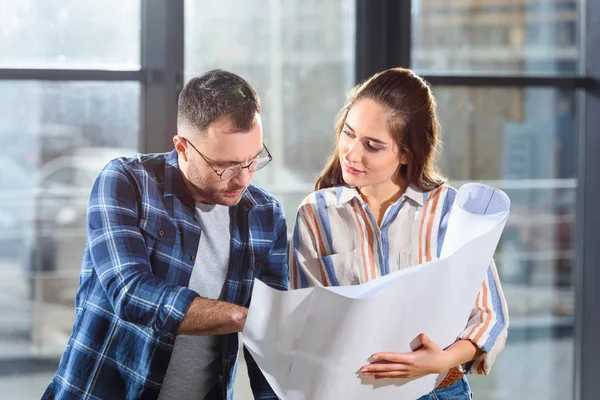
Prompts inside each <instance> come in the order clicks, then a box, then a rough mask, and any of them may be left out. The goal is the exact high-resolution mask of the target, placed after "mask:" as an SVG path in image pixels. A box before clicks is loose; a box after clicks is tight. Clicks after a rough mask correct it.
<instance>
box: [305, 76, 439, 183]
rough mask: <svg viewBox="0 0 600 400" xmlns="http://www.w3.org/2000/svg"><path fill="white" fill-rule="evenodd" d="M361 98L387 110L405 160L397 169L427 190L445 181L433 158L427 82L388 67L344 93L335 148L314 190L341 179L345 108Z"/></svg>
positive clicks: (434, 122) (435, 135)
mask: <svg viewBox="0 0 600 400" xmlns="http://www.w3.org/2000/svg"><path fill="white" fill-rule="evenodd" d="M362 99H371V100H375V101H376V102H378V103H379V104H381V105H382V106H384V107H385V108H387V109H388V110H389V113H390V114H389V118H388V128H389V131H390V133H391V135H392V137H393V138H394V140H395V142H396V144H397V146H398V150H399V151H403V152H404V153H405V154H406V156H407V158H408V164H406V165H402V166H401V168H399V170H398V173H399V174H402V175H403V176H404V178H406V180H407V181H408V182H409V183H412V184H414V185H416V186H418V187H419V188H420V189H421V190H424V191H430V190H433V189H435V188H437V187H438V186H440V185H442V184H443V183H444V182H445V179H444V178H443V177H442V176H441V175H440V174H439V172H438V170H437V168H436V165H435V162H436V159H437V154H438V150H439V146H440V139H439V129H440V128H439V122H438V119H437V116H436V112H435V108H436V104H435V99H434V98H433V95H432V93H431V90H430V88H429V85H427V83H426V82H425V81H423V79H421V78H420V77H418V76H417V75H415V74H414V73H413V72H412V71H411V70H409V69H404V68H392V69H388V70H386V71H383V72H380V73H378V74H375V75H373V76H372V77H371V78H369V79H367V80H366V81H365V82H363V83H361V84H359V85H357V86H356V87H355V88H354V89H352V90H351V91H350V94H349V95H348V104H347V105H346V106H345V107H344V108H342V110H341V111H340V113H339V115H338V118H337V122H336V126H335V130H336V135H335V138H336V148H335V150H334V152H333V154H332V155H331V156H330V157H329V159H328V160H327V163H326V164H325V168H324V169H323V171H321V173H320V174H319V176H318V177H317V182H316V184H315V190H320V189H324V188H328V187H332V186H337V185H339V184H341V183H343V178H342V166H341V163H340V158H339V155H338V154H339V153H338V148H337V142H338V140H339V137H340V134H341V132H342V130H343V128H344V122H345V121H346V117H347V116H348V111H349V110H350V108H351V107H352V105H353V104H355V103H356V102H358V101H359V100H362Z"/></svg>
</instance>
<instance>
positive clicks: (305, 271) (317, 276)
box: [288, 200, 325, 289]
mask: <svg viewBox="0 0 600 400" xmlns="http://www.w3.org/2000/svg"><path fill="white" fill-rule="evenodd" d="M306 202H307V201H306V200H305V201H304V202H303V203H302V204H301V205H300V207H299V208H298V212H297V213H296V224H295V225H294V233H293V235H292V240H291V241H290V244H289V250H288V262H289V268H290V283H289V285H290V288H291V289H299V288H305V287H310V286H323V285H324V284H325V283H324V282H325V278H324V276H323V272H322V270H321V269H320V268H318V263H308V262H307V261H308V260H315V259H317V258H318V257H319V253H318V250H317V243H316V241H317V238H316V235H315V234H314V232H313V229H312V226H311V225H310V224H309V222H308V218H307V207H309V206H310V205H308V204H307V203H306Z"/></svg>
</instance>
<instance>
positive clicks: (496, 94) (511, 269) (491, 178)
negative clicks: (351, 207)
mask: <svg viewBox="0 0 600 400" xmlns="http://www.w3.org/2000/svg"><path fill="white" fill-rule="evenodd" d="M434 95H435V96H436V99H437V102H438V112H439V116H440V120H441V125H442V128H443V134H442V138H443V141H444V149H443V153H442V157H441V162H440V167H441V169H442V170H443V171H444V173H445V174H447V176H449V177H450V179H451V182H450V183H451V184H452V185H454V186H456V187H459V186H460V185H461V184H462V182H464V181H471V180H475V181H480V182H483V183H488V184H490V185H492V186H494V187H498V188H500V189H503V190H504V191H506V193H507V194H508V195H509V197H510V198H511V201H512V208H511V216H510V219H509V222H508V223H507V226H506V228H505V230H504V234H503V236H502V239H501V241H500V245H499V247H498V250H497V253H496V256H495V259H496V262H497V265H498V270H499V273H500V276H501V280H502V282H503V288H504V292H505V295H506V299H507V302H508V306H509V315H510V328H509V334H508V342H507V345H506V349H505V350H504V353H503V354H502V355H500V357H499V358H498V360H497V361H496V364H495V366H494V368H493V370H492V373H491V374H490V376H487V377H481V376H469V381H470V383H471V385H472V387H473V391H474V394H475V397H477V398H478V399H490V400H491V399H494V400H502V399H506V400H508V399H542V398H543V399H556V400H559V399H561V400H562V399H570V398H572V397H573V389H572V388H573V381H572V378H573V358H574V353H573V351H574V347H573V346H574V339H573V328H574V316H573V308H574V281H573V278H574V223H575V191H576V186H577V180H576V174H577V138H578V126H577V108H578V105H577V101H576V95H577V94H576V92H573V91H560V90H554V89H538V88H503V89H495V88H462V87H456V88H445V87H439V88H434Z"/></svg>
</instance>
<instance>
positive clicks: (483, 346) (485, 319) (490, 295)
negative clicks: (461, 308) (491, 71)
mask: <svg viewBox="0 0 600 400" xmlns="http://www.w3.org/2000/svg"><path fill="white" fill-rule="evenodd" d="M454 197H455V192H454V191H453V192H452V193H451V196H449V197H448V201H447V204H445V205H444V209H443V211H442V218H441V220H440V229H439V233H438V244H439V246H438V251H439V249H441V246H442V244H443V241H444V237H445V234H446V228H447V225H448V217H449V215H450V210H451V206H452V203H453V202H454ZM438 256H439V254H438ZM507 333H508V308H507V305H506V299H505V298H504V293H503V292H502V286H501V285H500V279H499V277H498V271H497V269H496V263H495V262H494V260H492V261H491V263H490V266H489V268H488V271H487V274H486V276H485V279H484V281H483V282H482V284H481V290H480V291H479V294H478V295H477V299H476V300H475V305H474V306H473V309H472V310H471V314H470V316H469V321H468V322H467V326H466V327H465V329H464V330H463V331H462V332H461V334H460V335H459V337H458V339H465V340H470V341H471V342H472V343H473V344H474V345H476V346H477V347H478V348H479V349H480V350H481V351H482V354H481V356H479V357H477V358H476V359H474V360H472V361H470V362H468V363H466V364H464V365H462V366H461V367H462V369H463V371H465V372H466V373H472V374H485V375H487V374H489V372H490V371H491V368H492V365H493V364H494V361H495V360H496V357H497V356H498V354H500V353H501V352H502V350H503V349H504V345H505V343H506V336H507Z"/></svg>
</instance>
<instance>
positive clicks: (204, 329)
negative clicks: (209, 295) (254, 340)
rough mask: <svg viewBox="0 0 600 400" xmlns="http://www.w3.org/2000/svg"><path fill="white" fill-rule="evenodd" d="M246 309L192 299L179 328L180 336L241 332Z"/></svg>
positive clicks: (222, 302) (199, 298)
mask: <svg viewBox="0 0 600 400" xmlns="http://www.w3.org/2000/svg"><path fill="white" fill-rule="evenodd" d="M247 315H248V309H247V308H245V307H241V306H238V305H236V304H232V303H227V302H225V301H217V300H209V299H205V298H202V297H197V298H195V299H194V301H193V302H192V304H191V305H190V307H189V308H188V310H187V312H186V313H185V316H184V317H183V322H182V323H181V325H180V326H179V331H178V332H177V333H178V334H180V335H224V334H226V333H233V332H241V331H243V330H244V325H245V324H246V316H247Z"/></svg>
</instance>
